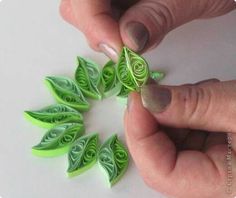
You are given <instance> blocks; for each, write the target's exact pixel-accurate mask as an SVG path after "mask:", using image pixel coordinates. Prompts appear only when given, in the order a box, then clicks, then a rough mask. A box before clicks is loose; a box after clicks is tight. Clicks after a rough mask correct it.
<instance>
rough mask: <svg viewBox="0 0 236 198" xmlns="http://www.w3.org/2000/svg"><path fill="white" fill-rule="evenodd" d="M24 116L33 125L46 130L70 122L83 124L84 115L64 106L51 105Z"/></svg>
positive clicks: (26, 113) (27, 112)
mask: <svg viewBox="0 0 236 198" xmlns="http://www.w3.org/2000/svg"><path fill="white" fill-rule="evenodd" d="M24 115H25V118H26V119H27V120H29V121H31V122H32V123H33V124H35V125H38V126H40V127H44V128H51V127H54V126H56V125H58V124H63V123H69V122H76V123H77V122H78V123H83V116H82V114H81V113H80V112H78V111H76V110H75V109H73V108H71V107H69V106H66V105H64V104H54V105H50V106H48V107H45V108H43V109H40V110H37V111H25V112H24Z"/></svg>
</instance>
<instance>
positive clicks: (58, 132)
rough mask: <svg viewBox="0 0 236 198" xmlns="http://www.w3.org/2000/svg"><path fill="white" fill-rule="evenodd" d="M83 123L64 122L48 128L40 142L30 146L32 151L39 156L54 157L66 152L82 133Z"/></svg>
mask: <svg viewBox="0 0 236 198" xmlns="http://www.w3.org/2000/svg"><path fill="white" fill-rule="evenodd" d="M84 130H85V128H84V125H83V124H80V123H66V124H61V125H58V126H56V127H54V128H52V129H50V130H49V131H48V132H47V133H46V134H45V135H44V136H43V138H42V140H41V142H40V143H39V144H38V145H36V146H34V147H33V148H32V153H33V154H34V155H36V156H41V157H54V156H58V155H62V154H64V153H66V152H68V150H69V148H70V146H71V145H72V143H73V142H74V141H75V140H76V139H77V138H78V137H80V136H81V135H83V133H84Z"/></svg>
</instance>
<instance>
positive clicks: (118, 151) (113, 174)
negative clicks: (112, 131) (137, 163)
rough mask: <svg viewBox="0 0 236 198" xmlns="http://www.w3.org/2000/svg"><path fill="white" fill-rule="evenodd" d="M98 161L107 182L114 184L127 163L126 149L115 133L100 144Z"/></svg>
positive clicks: (122, 173)
mask: <svg viewBox="0 0 236 198" xmlns="http://www.w3.org/2000/svg"><path fill="white" fill-rule="evenodd" d="M98 162H99V165H100V166H101V168H102V169H103V170H105V172H106V174H107V176H108V180H109V184H110V186H112V185H113V184H115V183H116V182H117V181H118V180H119V179H120V178H121V177H122V176H123V175H124V173H125V171H126V170H127V167H128V163H129V156H128V151H127V149H126V148H125V147H124V145H123V144H122V143H121V142H120V141H119V140H118V138H117V135H113V136H111V137H110V138H109V139H108V140H106V141H105V143H104V144H103V145H102V146H101V148H100V150H99V153H98Z"/></svg>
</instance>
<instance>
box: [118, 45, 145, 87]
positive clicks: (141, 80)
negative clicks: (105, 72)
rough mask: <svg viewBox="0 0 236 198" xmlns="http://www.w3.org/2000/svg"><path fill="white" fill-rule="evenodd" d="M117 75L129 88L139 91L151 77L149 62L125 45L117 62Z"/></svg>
mask: <svg viewBox="0 0 236 198" xmlns="http://www.w3.org/2000/svg"><path fill="white" fill-rule="evenodd" d="M117 76H118V78H119V80H120V82H121V83H122V84H123V85H124V86H126V87H127V88H128V89H130V90H132V91H135V90H136V91H139V90H140V87H142V86H143V85H144V84H145V83H146V82H147V80H148V78H149V68H148V64H147V62H146V61H145V60H144V58H142V57H141V56H139V55H138V54H136V53H135V52H133V51H132V50H130V49H129V48H127V47H123V49H122V52H121V55H120V58H119V60H118V64H117Z"/></svg>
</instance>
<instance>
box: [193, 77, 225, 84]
mask: <svg viewBox="0 0 236 198" xmlns="http://www.w3.org/2000/svg"><path fill="white" fill-rule="evenodd" d="M215 82H220V80H219V79H217V78H210V79H207V80H201V81H199V82H197V83H195V85H200V84H202V83H215Z"/></svg>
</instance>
